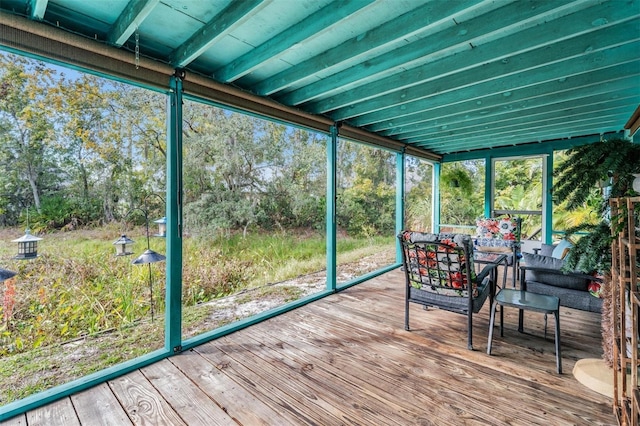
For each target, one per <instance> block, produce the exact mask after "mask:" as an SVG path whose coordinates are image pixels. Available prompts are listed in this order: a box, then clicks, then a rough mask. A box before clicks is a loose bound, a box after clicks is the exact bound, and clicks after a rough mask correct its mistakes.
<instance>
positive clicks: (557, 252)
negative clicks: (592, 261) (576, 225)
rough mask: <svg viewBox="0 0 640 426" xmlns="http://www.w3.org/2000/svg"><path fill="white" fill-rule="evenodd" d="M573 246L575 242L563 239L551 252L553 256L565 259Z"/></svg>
mask: <svg viewBox="0 0 640 426" xmlns="http://www.w3.org/2000/svg"><path fill="white" fill-rule="evenodd" d="M572 247H573V244H571V243H570V242H569V241H567V240H561V241H560V242H559V243H558V244H556V246H555V247H554V248H553V252H552V253H551V256H552V257H555V258H556V259H564V258H565V256H566V255H567V253H569V250H570V249H571V248H572Z"/></svg>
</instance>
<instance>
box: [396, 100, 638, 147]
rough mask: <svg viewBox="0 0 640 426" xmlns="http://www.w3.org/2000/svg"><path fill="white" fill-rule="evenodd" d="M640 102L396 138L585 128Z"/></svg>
mask: <svg viewBox="0 0 640 426" xmlns="http://www.w3.org/2000/svg"><path fill="white" fill-rule="evenodd" d="M639 100H640V98H639V97H632V98H627V99H623V100H620V101H618V102H617V103H612V104H610V105H607V106H606V107H603V108H597V109H594V108H589V109H585V110H583V111H580V112H567V113H566V114H563V112H562V111H556V112H550V113H549V114H546V115H543V116H540V117H535V118H532V119H529V117H526V116H524V117H522V118H519V119H513V120H509V121H508V122H503V123H499V124H496V125H495V126H494V125H482V126H477V127H474V128H467V129H462V130H460V131H458V130H453V131H451V132H450V133H444V132H441V133H439V134H434V133H431V134H421V135H411V136H408V137H401V138H398V139H399V140H403V141H408V142H414V141H424V140H429V141H436V140H437V141H446V140H460V139H464V138H467V137H477V136H482V135H487V136H492V137H493V136H498V135H500V134H501V133H504V132H507V133H508V132H511V133H513V132H517V131H519V130H521V129H542V128H545V127H551V126H554V125H555V124H563V123H564V124H565V125H569V124H573V123H578V122H582V123H585V125H587V124H588V123H589V121H590V120H594V119H598V118H600V119H602V118H605V117H612V116H615V117H627V116H628V115H629V111H630V110H631V109H633V108H634V107H635V106H636V105H637V104H638V101H639Z"/></svg>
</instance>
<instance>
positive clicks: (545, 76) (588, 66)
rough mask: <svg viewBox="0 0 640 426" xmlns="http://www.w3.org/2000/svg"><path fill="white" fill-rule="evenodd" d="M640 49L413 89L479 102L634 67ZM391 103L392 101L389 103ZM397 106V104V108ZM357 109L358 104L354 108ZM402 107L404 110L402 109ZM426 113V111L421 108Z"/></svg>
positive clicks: (633, 46)
mask: <svg viewBox="0 0 640 426" xmlns="http://www.w3.org/2000/svg"><path fill="white" fill-rule="evenodd" d="M639 50H640V42H638V41H633V42H631V43H629V44H622V45H618V46H614V47H611V48H609V49H607V50H606V51H596V52H589V53H588V54H586V55H583V56H579V57H574V58H567V59H565V60H563V61H558V62H555V63H551V64H549V65H545V66H542V67H539V68H534V69H530V70H527V71H523V72H521V73H519V74H517V73H516V74H514V75H506V76H501V77H499V78H496V79H490V80H487V81H483V82H479V83H477V84H474V85H469V86H468V87H466V88H464V89H459V90H447V91H446V92H444V93H441V90H440V89H441V88H442V87H443V85H448V86H447V87H450V86H449V81H448V80H446V79H444V81H442V82H441V85H429V86H430V87H429V88H426V89H425V88H422V87H420V88H418V87H416V88H414V91H422V90H425V91H429V90H430V91H431V94H430V95H426V96H422V97H421V101H423V102H425V103H427V104H428V105H435V106H439V105H446V104H454V103H458V102H466V101H468V100H470V99H477V101H476V102H480V98H482V97H483V96H485V95H486V94H508V93H513V91H514V90H516V89H520V88H524V87H528V86H533V85H536V84H540V83H544V82H552V81H558V82H564V81H566V80H568V79H570V78H571V77H573V76H577V75H580V74H584V73H588V72H593V71H595V70H598V69H604V68H609V67H612V66H614V65H619V64H624V63H634V64H635V66H638V62H639V58H638V54H637V52H638V51H639ZM455 85H456V84H455V82H451V86H455ZM432 98H439V102H438V103H437V104H436V103H435V102H431V101H432V100H433V99H432ZM389 105H392V104H389ZM402 106H405V107H406V108H407V109H409V108H410V107H411V105H410V104H409V105H401V106H400V108H402ZM394 108H395V107H394ZM352 109H355V106H354V108H352ZM347 110H348V108H345V109H344V110H343V112H342V114H333V113H332V114H330V115H331V116H332V118H333V119H334V120H335V119H338V118H339V117H342V116H343V115H349V116H351V115H354V114H355V113H353V112H349V113H348V112H346V111H347ZM401 110H402V109H401ZM410 111H411V112H412V113H413V112H416V111H415V110H413V109H411V110H410ZM422 112H423V113H424V114H426V112H427V111H424V110H423V111H422ZM394 119H395V116H394V115H391V114H390V115H389V117H388V120H391V121H392V120H394Z"/></svg>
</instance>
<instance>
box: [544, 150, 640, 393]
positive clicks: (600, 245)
mask: <svg viewBox="0 0 640 426" xmlns="http://www.w3.org/2000/svg"><path fill="white" fill-rule="evenodd" d="M567 154H568V157H567V159H566V160H565V161H564V162H563V163H562V164H560V166H559V167H558V168H557V169H556V171H555V172H554V176H555V177H556V178H557V180H556V181H555V183H554V185H553V188H552V192H553V196H554V199H556V200H561V201H566V202H567V207H568V209H569V210H571V209H575V208H577V207H579V206H581V205H582V204H583V203H585V201H587V199H589V197H590V196H591V195H592V194H593V192H594V191H596V190H598V189H596V188H599V191H600V193H601V195H602V196H601V197H600V199H599V201H598V203H597V204H598V206H597V209H598V213H599V216H600V218H601V220H600V221H599V223H597V224H589V223H583V224H579V225H577V226H574V227H572V228H570V229H567V231H566V232H567V236H570V235H574V234H576V233H577V232H579V231H583V232H584V231H586V232H587V234H586V235H583V236H582V237H580V238H579V239H576V241H575V244H574V247H573V248H572V249H571V251H570V252H569V254H568V257H567V261H566V268H568V269H577V270H580V271H582V272H585V273H592V272H594V271H598V272H600V273H602V274H603V276H604V288H603V291H602V297H603V298H604V300H603V307H602V347H603V352H604V353H603V361H604V362H605V363H606V364H607V365H608V366H609V367H611V366H612V365H613V344H614V342H613V332H612V330H613V326H614V321H615V319H614V318H613V315H612V309H611V302H610V297H608V295H609V289H610V285H611V262H612V253H611V242H612V238H613V237H612V235H614V234H617V232H618V230H617V229H611V226H612V223H618V221H617V220H612V218H611V217H610V211H609V199H610V198H617V197H625V196H630V195H636V192H637V191H634V189H633V181H634V178H635V176H634V174H637V173H640V144H634V143H633V142H631V141H629V140H625V139H610V140H607V141H601V142H597V143H594V144H589V145H582V146H579V147H576V148H572V149H570V150H569V151H568V152H567ZM614 219H615V218H614ZM581 361H586V362H585V364H584V365H591V366H594V365H595V366H594V367H591V368H594V369H598V368H599V367H598V366H597V364H594V363H593V360H581ZM577 368H578V364H576V369H577ZM574 373H575V370H574ZM584 374H585V375H589V374H591V373H590V372H586V373H584ZM593 374H594V375H597V372H594V373H593ZM576 377H578V376H577V374H576ZM579 379H580V378H579ZM585 384H586V383H585ZM596 390H597V389H596Z"/></svg>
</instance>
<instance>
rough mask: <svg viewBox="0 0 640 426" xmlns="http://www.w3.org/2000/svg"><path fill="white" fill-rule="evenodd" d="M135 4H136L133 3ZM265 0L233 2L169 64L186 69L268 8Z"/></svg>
mask: <svg viewBox="0 0 640 426" xmlns="http://www.w3.org/2000/svg"><path fill="white" fill-rule="evenodd" d="M133 3H135V2H133ZM268 4H269V2H265V1H263V0H243V1H236V2H231V3H229V5H228V6H227V7H226V8H224V9H223V10H222V11H221V12H220V13H218V14H217V15H216V16H214V17H213V19H211V20H210V21H209V22H207V24H206V25H205V26H204V27H202V28H201V29H199V30H198V31H197V32H196V33H194V34H193V35H192V36H191V37H190V38H189V39H188V40H187V41H186V42H184V43H183V44H182V45H181V46H179V47H178V48H177V49H176V50H175V51H174V52H173V53H172V54H171V56H170V58H169V63H171V64H172V65H173V66H174V67H176V68H181V67H185V66H187V65H188V64H190V63H191V62H193V61H194V60H196V59H197V58H198V57H199V56H200V55H202V54H203V53H204V52H206V51H207V50H208V49H209V48H211V47H212V46H213V45H214V44H215V43H216V42H218V41H219V40H220V38H222V37H223V36H225V35H227V34H228V33H229V32H231V30H233V29H234V28H235V26H236V25H237V24H238V23H241V22H243V21H245V20H246V19H248V18H249V17H250V16H252V15H255V14H256V13H257V12H258V11H259V10H262V9H263V8H264V7H265V6H267V5H268Z"/></svg>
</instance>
